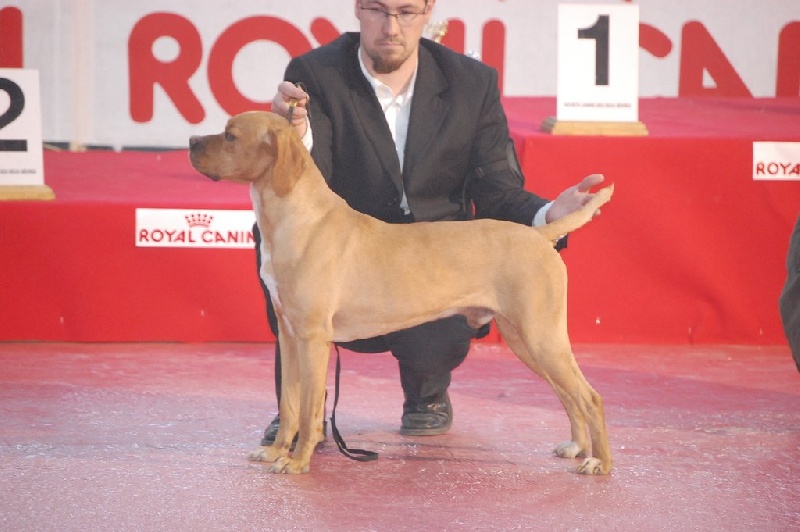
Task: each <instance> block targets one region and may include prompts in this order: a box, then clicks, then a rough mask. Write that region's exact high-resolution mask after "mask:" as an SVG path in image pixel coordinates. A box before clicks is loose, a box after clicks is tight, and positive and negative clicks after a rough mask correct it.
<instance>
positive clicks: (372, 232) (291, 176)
mask: <svg viewBox="0 0 800 532" xmlns="http://www.w3.org/2000/svg"><path fill="white" fill-rule="evenodd" d="M190 146H191V148H190V157H191V161H192V165H193V166H194V167H195V168H196V169H197V170H198V171H199V172H201V173H203V174H205V175H207V176H209V177H210V178H211V179H214V180H219V179H225V180H228V181H234V182H237V183H249V184H250V195H251V197H252V200H253V208H254V210H255V212H256V219H257V221H258V227H259V230H260V231H261V234H262V239H263V243H262V249H261V254H262V257H263V264H262V267H261V277H262V279H263V280H264V282H265V283H266V285H267V286H268V287H269V290H270V294H271V296H272V301H273V303H274V306H275V310H276V313H277V315H278V334H279V339H280V342H281V350H282V352H281V356H282V363H283V364H282V371H283V373H282V377H283V381H282V382H283V384H282V388H281V403H280V419H281V424H280V430H279V431H278V434H277V437H276V439H275V443H274V444H273V445H272V446H269V447H259V448H258V449H256V450H255V451H254V452H253V453H252V455H251V458H252V459H254V460H261V461H264V462H270V463H271V466H270V471H273V472H283V473H304V472H306V471H308V469H309V462H310V459H311V454H312V453H313V451H314V447H315V445H316V443H317V442H318V441H319V440H320V438H321V437H322V421H323V415H324V414H323V412H324V406H325V405H324V403H325V384H326V378H327V375H326V373H327V368H328V357H329V355H330V348H331V342H334V341H337V342H344V341H349V340H355V339H359V338H371V337H374V336H378V335H382V334H386V333H389V332H392V331H397V330H400V329H405V328H408V327H412V326H414V325H419V324H421V323H424V322H427V321H431V320H435V319H438V318H443V317H446V316H452V315H454V314H463V315H465V316H466V317H467V319H468V321H469V323H470V325H471V326H472V327H479V326H481V325H483V324H485V323H488V322H489V321H490V320H491V319H493V318H494V319H495V320H496V323H497V327H498V329H499V331H500V333H501V334H502V336H503V338H504V339H505V341H506V343H507V344H508V346H509V347H510V348H511V349H512V350H513V351H514V353H516V355H517V356H518V357H519V358H520V360H522V362H523V363H524V364H525V365H526V366H528V367H529V368H530V369H532V370H533V371H535V372H536V373H537V374H539V375H540V376H541V377H542V378H544V379H545V380H546V381H547V382H549V383H550V385H551V386H552V387H553V389H554V390H555V392H556V394H557V395H558V397H559V399H560V400H561V402H562V404H563V405H564V408H565V410H566V411H567V415H568V416H569V420H570V425H571V430H572V440H571V441H568V442H565V443H563V444H561V445H559V446H558V448H557V449H556V451H555V452H556V454H557V455H558V456H562V457H568V458H574V457H576V456H583V457H586V459H585V460H584V461H583V463H582V465H581V466H580V468H579V469H578V471H579V472H581V473H586V474H605V473H608V472H609V470H610V469H611V452H610V449H609V445H608V436H607V434H606V428H605V420H604V414H603V402H602V399H601V397H600V395H599V394H598V393H597V392H595V391H594V390H593V389H592V387H591V386H590V385H589V383H588V382H586V379H585V378H584V377H583V374H582V373H581V371H580V369H579V368H578V365H577V363H576V362H575V357H574V356H573V354H572V350H571V347H570V342H569V338H568V336H567V310H566V303H567V274H566V268H565V266H564V263H563V262H562V260H561V258H560V256H559V255H558V253H557V252H556V251H555V250H554V249H553V240H555V239H557V238H558V237H559V235H563V234H565V233H568V232H570V231H572V230H574V229H577V228H578V227H580V226H582V225H583V224H585V223H586V222H588V221H589V220H590V219H591V218H592V215H593V214H594V213H595V212H596V211H597V210H598V209H599V208H600V206H602V205H603V204H605V203H606V202H607V201H609V199H610V198H611V194H612V190H613V189H612V187H606V188H604V189H602V190H600V191H599V192H598V193H597V194H596V195H595V196H594V197H593V198H592V199H591V200H590V201H589V202H588V203H587V204H586V205H585V206H584V207H583V208H581V209H579V210H578V211H575V212H574V213H572V214H570V215H568V216H566V217H564V218H561V219H560V220H558V221H556V222H553V223H552V224H548V225H546V226H544V227H538V228H532V227H526V226H523V225H519V224H514V223H510V222H501V221H496V220H475V221H468V222H432V223H431V222H420V223H414V224H407V225H391V224H387V223H384V222H381V221H379V220H376V219H375V218H372V217H369V216H366V215H364V214H361V213H359V212H356V211H354V210H353V209H351V208H350V207H349V206H348V205H347V203H345V201H344V200H343V199H342V198H340V197H339V196H337V195H336V194H335V193H334V192H333V191H331V189H330V188H328V186H327V184H326V183H325V180H324V179H323V177H322V175H321V174H320V172H319V170H318V169H317V167H316V165H315V164H314V161H313V160H312V159H311V156H310V155H309V153H308V151H307V150H306V149H305V147H304V146H303V145H302V143H301V142H300V140H299V138H298V137H297V135H296V134H295V133H294V131H293V130H292V129H291V128H290V126H289V124H288V123H287V121H286V119H285V118H282V117H281V116H279V115H276V114H272V113H267V112H250V113H244V114H240V115H237V116H234V117H233V118H231V119H230V120H229V121H228V124H227V126H226V128H225V131H224V133H222V134H218V135H208V136H204V137H192V138H191V140H190ZM463 242H471V243H473V244H474V245H473V246H464V245H463ZM476 250H477V252H476ZM420 256H424V257H426V267H425V268H424V269H420V268H416V267H413V266H409V265H411V264H417V263H418V262H419V261H418V260H417V258H418V257H420ZM587 425H588V431H587ZM298 432H299V435H298V442H297V447H296V449H295V451H294V453H292V455H291V456H290V453H289V449H290V446H291V443H292V439H293V438H294V436H295V434H297V433H298ZM590 436H591V437H590Z"/></svg>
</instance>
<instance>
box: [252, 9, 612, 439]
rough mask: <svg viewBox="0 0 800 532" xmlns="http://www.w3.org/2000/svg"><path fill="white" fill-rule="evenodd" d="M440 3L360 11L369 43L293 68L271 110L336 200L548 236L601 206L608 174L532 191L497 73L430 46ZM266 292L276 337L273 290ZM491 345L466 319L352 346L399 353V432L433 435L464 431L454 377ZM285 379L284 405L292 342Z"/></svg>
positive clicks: (403, 219)
mask: <svg viewBox="0 0 800 532" xmlns="http://www.w3.org/2000/svg"><path fill="white" fill-rule="evenodd" d="M435 2H436V0H356V2H355V15H356V17H357V18H358V20H359V22H360V33H347V34H344V35H342V36H341V37H339V38H338V39H336V40H335V41H333V42H332V43H330V44H327V45H325V46H322V47H320V48H317V49H315V50H312V51H310V52H308V53H306V54H304V55H302V56H300V57H296V58H294V59H292V61H291V62H290V63H289V65H288V67H287V68H286V72H285V76H284V79H285V80H287V81H285V82H283V83H281V84H280V85H279V87H278V93H277V94H276V96H275V99H274V100H273V106H272V110H273V111H274V112H276V113H279V114H283V115H284V116H286V117H287V118H289V117H291V120H292V124H293V125H294V126H295V129H296V131H297V133H298V134H299V135H300V137H301V138H302V139H303V143H304V144H305V145H306V147H307V148H309V149H310V152H311V155H312V157H313V159H314V161H315V162H316V164H317V166H318V167H319V169H320V171H321V172H322V175H323V176H324V177H325V179H326V181H327V182H328V185H329V186H330V187H331V189H332V190H333V191H334V192H336V193H337V194H339V195H340V196H341V197H342V198H344V199H345V200H346V201H347V203H348V204H349V205H350V206H351V207H352V208H354V209H355V210H357V211H360V212H362V213H365V214H369V215H371V216H374V217H375V218H378V219H380V220H383V221H386V222H389V223H413V222H417V221H448V220H462V219H468V218H471V217H473V216H475V217H479V218H495V219H500V220H508V221H511V222H516V223H520V224H527V225H531V224H537V225H538V224H544V223H546V222H547V221H552V220H554V219H557V218H558V217H560V216H563V215H564V214H566V213H567V212H571V211H573V210H575V209H576V208H578V207H579V206H581V205H582V204H583V203H585V202H586V201H588V200H589V199H590V197H591V194H590V192H589V190H590V188H591V187H592V186H594V185H596V184H598V183H599V182H601V181H602V179H603V178H602V176H599V175H594V176H589V177H587V178H585V179H584V180H583V181H582V182H581V183H580V184H578V185H576V186H574V187H571V188H569V189H567V190H566V191H564V192H563V193H562V194H560V195H559V197H558V198H557V199H556V200H555V201H554V202H548V201H547V200H544V199H542V198H540V197H538V196H536V195H534V194H531V193H529V192H527V191H525V190H524V189H523V182H524V178H523V176H522V173H521V171H520V168H519V164H518V162H517V158H516V155H515V153H514V147H513V144H512V142H511V140H510V138H509V131H508V124H507V120H506V116H505V112H504V110H503V108H502V105H501V101H500V93H499V89H498V85H497V72H496V71H495V70H494V69H492V68H490V67H488V66H486V65H484V64H482V63H481V62H479V61H476V60H474V59H471V58H469V57H466V56H464V55H462V54H458V53H455V52H453V51H451V50H449V49H447V48H445V47H443V46H441V45H439V44H437V43H435V42H433V41H431V40H428V39H422V38H421V36H422V33H423V30H424V28H425V26H426V24H428V22H429V21H430V18H431V10H432V9H433V7H434V4H435ZM297 101H299V102H300V105H299V106H297V107H293V108H292V113H291V115H290V113H289V104H290V102H297ZM256 232H257V231H256ZM463 244H464V245H465V246H469V245H470V242H464V243H463ZM256 249H257V250H258V249H259V242H258V241H257V243H256ZM475 252H476V253H480V252H481V250H480V249H476V250H475ZM453 266H454V267H456V268H457V267H458V265H453ZM419 267H420V268H425V257H419ZM259 269H260V257H259ZM262 288H263V289H264V292H265V295H266V298H267V313H268V317H269V321H270V326H271V328H272V330H273V332H275V331H277V320H276V318H275V313H274V310H273V309H272V305H271V302H270V298H269V293H268V291H267V287H266V286H264V284H263V282H262ZM481 334H486V331H479V330H475V329H472V328H470V327H469V326H468V325H467V322H466V319H465V318H464V317H463V316H458V315H457V316H453V317H451V318H445V319H441V320H437V321H434V322H430V323H426V324H423V325H420V326H417V327H413V328H410V329H406V330H404V331H399V332H395V333H391V334H387V335H385V336H381V337H378V338H370V339H364V340H358V341H354V342H348V343H343V344H340V345H342V346H343V347H346V348H348V349H351V350H354V351H357V352H368V353H375V352H384V351H390V352H391V353H392V354H393V355H394V356H395V358H396V359H397V360H398V363H399V367H400V382H401V386H402V388H403V393H404V396H405V402H404V404H403V415H402V422H401V428H400V433H401V434H408V435H434V434H443V433H445V432H447V431H448V429H449V428H450V425H451V423H452V419H453V413H452V407H451V404H450V398H449V396H448V393H447V389H448V386H449V385H450V377H451V371H452V370H453V369H454V368H456V367H457V366H458V365H459V364H461V362H462V361H463V360H464V358H465V357H466V355H467V352H468V350H469V347H470V342H471V340H472V339H473V338H475V337H480V335H481ZM275 380H276V391H277V394H278V401H279V402H280V346H279V345H278V346H276V371H275ZM279 422H280V420H279V418H278V417H277V416H276V417H275V419H274V420H273V421H272V423H271V424H270V425H269V427H267V429H266V431H265V434H264V439H263V440H262V445H269V444H271V443H272V442H273V441H274V438H275V435H276V433H277V429H278V426H279Z"/></svg>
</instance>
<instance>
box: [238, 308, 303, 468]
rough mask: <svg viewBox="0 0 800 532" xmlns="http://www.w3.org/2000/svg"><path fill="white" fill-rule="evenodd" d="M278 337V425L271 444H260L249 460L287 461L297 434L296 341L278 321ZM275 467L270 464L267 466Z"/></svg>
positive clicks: (297, 378)
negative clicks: (279, 389) (279, 351)
mask: <svg viewBox="0 0 800 532" xmlns="http://www.w3.org/2000/svg"><path fill="white" fill-rule="evenodd" d="M278 337H279V338H280V345H281V355H280V356H281V402H280V405H279V406H280V410H279V411H280V420H281V423H280V426H279V427H278V433H277V434H276V435H275V442H274V443H273V444H272V445H262V446H260V447H258V448H257V449H256V450H254V451H253V452H252V453H250V459H251V460H255V461H258V462H268V463H275V462H277V461H278V460H283V461H284V462H285V461H287V460H288V458H287V457H288V456H289V451H290V449H291V448H292V440H293V439H294V436H295V434H297V427H298V418H299V413H298V407H297V405H298V401H299V400H298V394H299V393H300V392H299V389H298V385H297V383H298V381H299V376H298V375H299V369H298V366H297V364H298V362H297V361H298V356H297V344H296V341H295V339H294V338H293V337H292V336H291V335H287V334H285V333H284V332H283V327H282V324H281V323H280V321H279V324H278ZM275 467H277V466H276V465H273V467H271V468H270V469H271V470H272V469H274V468H275Z"/></svg>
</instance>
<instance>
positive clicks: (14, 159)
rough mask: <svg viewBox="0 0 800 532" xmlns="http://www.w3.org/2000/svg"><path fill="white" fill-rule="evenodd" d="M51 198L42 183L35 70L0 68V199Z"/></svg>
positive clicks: (50, 193) (38, 102)
mask: <svg viewBox="0 0 800 532" xmlns="http://www.w3.org/2000/svg"><path fill="white" fill-rule="evenodd" d="M52 198H53V191H52V190H51V189H50V188H49V187H46V186H45V185H44V165H43V159H42V115H41V106H40V100H39V72H38V71H37V70H27V69H15V68H0V200H9V199H52Z"/></svg>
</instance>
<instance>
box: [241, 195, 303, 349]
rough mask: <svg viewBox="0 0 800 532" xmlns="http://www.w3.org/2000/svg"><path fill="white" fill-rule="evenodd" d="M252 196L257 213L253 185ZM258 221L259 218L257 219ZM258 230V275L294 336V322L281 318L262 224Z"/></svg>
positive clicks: (258, 208) (287, 331)
mask: <svg viewBox="0 0 800 532" xmlns="http://www.w3.org/2000/svg"><path fill="white" fill-rule="evenodd" d="M250 198H251V200H252V202H253V211H254V212H256V213H258V212H260V206H261V205H260V204H261V202H260V201H259V198H258V194H256V192H255V189H254V188H253V187H252V186H251V187H250ZM256 223H258V220H256ZM258 230H259V231H260V232H261V247H260V250H259V252H260V255H261V270H260V271H259V272H258V275H259V276H260V277H261V280H262V281H263V282H264V285H265V286H266V287H267V290H269V295H270V298H271V299H272V305H273V306H274V307H275V311H276V313H277V315H278V320H280V321H282V322H283V324H284V325H285V326H286V331H285V332H286V333H287V334H288V335H289V336H294V330H293V329H292V324H291V323H289V322H288V321H286V320H285V319H283V320H282V319H281V316H283V304H282V303H281V298H280V294H279V292H278V283H277V281H275V277H273V270H272V253H271V252H270V250H269V248H268V247H267V242H266V239H265V238H264V232H263V231H261V225H259V226H258Z"/></svg>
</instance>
